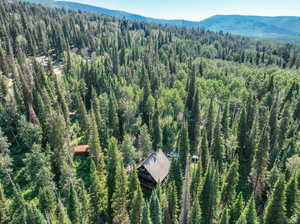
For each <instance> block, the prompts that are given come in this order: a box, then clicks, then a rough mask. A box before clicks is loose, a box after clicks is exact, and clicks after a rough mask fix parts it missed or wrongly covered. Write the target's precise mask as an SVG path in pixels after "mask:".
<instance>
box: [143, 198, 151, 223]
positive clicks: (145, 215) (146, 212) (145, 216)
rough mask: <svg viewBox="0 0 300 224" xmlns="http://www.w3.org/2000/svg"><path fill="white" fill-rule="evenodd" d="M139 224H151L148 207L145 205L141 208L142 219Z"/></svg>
mask: <svg viewBox="0 0 300 224" xmlns="http://www.w3.org/2000/svg"><path fill="white" fill-rule="evenodd" d="M141 224H152V221H151V218H150V211H149V206H148V204H147V203H146V204H145V206H144V208H143V217H142V221H141Z"/></svg>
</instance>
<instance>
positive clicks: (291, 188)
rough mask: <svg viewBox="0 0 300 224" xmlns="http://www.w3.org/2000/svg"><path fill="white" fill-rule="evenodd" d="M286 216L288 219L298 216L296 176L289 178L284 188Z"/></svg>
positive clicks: (299, 212) (298, 201)
mask: <svg viewBox="0 0 300 224" xmlns="http://www.w3.org/2000/svg"><path fill="white" fill-rule="evenodd" d="M286 214H287V217H288V218H290V217H292V216H293V215H298V216H299V215H300V192H299V190H298V180H297V178H296V175H293V176H292V177H291V178H290V180H289V182H288V183H287V186H286Z"/></svg>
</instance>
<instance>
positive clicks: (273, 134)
mask: <svg viewBox="0 0 300 224" xmlns="http://www.w3.org/2000/svg"><path fill="white" fill-rule="evenodd" d="M277 107H278V106H277V99H276V100H275V102H274V103H273V105H272V108H271V111H270V119H269V127H270V130H269V131H270V163H269V167H272V166H273V164H274V162H275V160H276V159H277V156H278V150H279V149H278V133H279V130H278V108H277Z"/></svg>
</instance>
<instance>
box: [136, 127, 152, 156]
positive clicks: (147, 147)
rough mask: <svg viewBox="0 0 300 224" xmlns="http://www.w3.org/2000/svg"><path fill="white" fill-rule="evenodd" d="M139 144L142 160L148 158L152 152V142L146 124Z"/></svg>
mask: <svg viewBox="0 0 300 224" xmlns="http://www.w3.org/2000/svg"><path fill="white" fill-rule="evenodd" d="M139 144H140V150H141V153H142V158H146V157H147V156H149V155H150V153H151V152H152V140H151V136H150V134H149V130H148V127H147V125H146V124H144V125H143V126H142V127H141V129H140V135H139Z"/></svg>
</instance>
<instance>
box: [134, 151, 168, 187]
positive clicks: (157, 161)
mask: <svg viewBox="0 0 300 224" xmlns="http://www.w3.org/2000/svg"><path fill="white" fill-rule="evenodd" d="M170 166H171V162H170V160H169V159H168V157H167V156H166V155H165V153H164V152H163V151H162V150H158V151H157V152H154V153H152V154H151V155H150V156H149V157H148V158H147V159H146V160H144V161H143V162H142V163H141V165H140V166H139V167H138V176H139V179H140V182H141V185H142V186H143V187H144V188H147V189H149V190H152V189H154V188H155V186H156V185H157V184H161V183H163V182H164V180H165V179H166V177H167V176H168V174H169V171H170Z"/></svg>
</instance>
